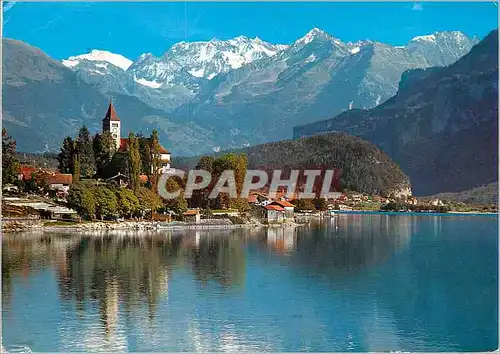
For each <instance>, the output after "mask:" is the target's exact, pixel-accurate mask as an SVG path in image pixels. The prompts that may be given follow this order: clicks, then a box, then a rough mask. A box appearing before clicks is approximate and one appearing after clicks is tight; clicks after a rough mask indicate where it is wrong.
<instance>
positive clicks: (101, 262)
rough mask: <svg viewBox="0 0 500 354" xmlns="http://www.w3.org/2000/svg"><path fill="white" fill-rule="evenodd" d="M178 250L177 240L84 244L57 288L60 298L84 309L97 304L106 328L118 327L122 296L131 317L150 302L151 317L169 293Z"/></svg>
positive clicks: (139, 239)
mask: <svg viewBox="0 0 500 354" xmlns="http://www.w3.org/2000/svg"><path fill="white" fill-rule="evenodd" d="M179 246H180V240H179V239H178V238H166V237H165V236H160V235H157V236H140V237H134V236H127V237H125V238H120V237H116V236H106V237H102V238H85V239H83V240H82V241H81V242H80V243H79V244H78V245H77V246H76V247H74V248H72V249H71V250H70V251H69V252H68V272H67V273H66V275H65V276H64V277H60V282H59V285H60V293H61V297H62V298H65V299H70V298H75V299H76V301H77V308H80V309H83V306H84V303H85V300H87V299H89V298H90V299H95V300H98V301H99V304H100V311H101V317H102V321H103V323H104V324H105V325H106V328H108V327H112V326H113V321H115V317H116V313H117V311H118V296H119V295H120V296H121V297H122V299H123V302H124V305H125V307H126V312H127V313H129V312H130V311H131V310H132V307H133V306H134V305H139V304H141V303H143V302H146V303H147V306H148V310H149V314H150V317H153V316H154V313H155V307H156V305H157V303H158V301H159V299H160V297H161V296H162V295H166V292H167V290H168V277H169V275H170V273H171V266H172V265H173V264H174V263H176V262H177V260H178V257H179V249H180V247H179Z"/></svg>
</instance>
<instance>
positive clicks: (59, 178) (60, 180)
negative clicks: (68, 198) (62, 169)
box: [48, 173, 73, 184]
mask: <svg viewBox="0 0 500 354" xmlns="http://www.w3.org/2000/svg"><path fill="white" fill-rule="evenodd" d="M72 182H73V176H72V175H71V174H67V173H56V174H53V175H49V176H48V183H49V184H71V183H72Z"/></svg>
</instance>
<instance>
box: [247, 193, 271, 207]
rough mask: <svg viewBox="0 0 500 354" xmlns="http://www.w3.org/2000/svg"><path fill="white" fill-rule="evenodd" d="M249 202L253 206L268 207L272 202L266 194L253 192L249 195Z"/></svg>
mask: <svg viewBox="0 0 500 354" xmlns="http://www.w3.org/2000/svg"><path fill="white" fill-rule="evenodd" d="M247 201H248V203H249V204H253V205H267V204H270V203H271V202H272V201H271V200H270V199H269V198H268V197H267V195H265V194H264V193H261V192H251V193H250V194H249V195H248V198H247Z"/></svg>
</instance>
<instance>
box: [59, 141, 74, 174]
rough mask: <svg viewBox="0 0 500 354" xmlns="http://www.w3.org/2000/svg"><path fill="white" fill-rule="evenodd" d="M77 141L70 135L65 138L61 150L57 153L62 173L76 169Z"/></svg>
mask: <svg viewBox="0 0 500 354" xmlns="http://www.w3.org/2000/svg"><path fill="white" fill-rule="evenodd" d="M74 154H75V143H74V141H73V139H72V138H71V137H69V136H67V137H66V138H64V141H63V144H62V147H61V152H60V153H59V155H57V161H58V162H59V165H58V166H57V168H58V169H59V171H61V173H73V169H74Z"/></svg>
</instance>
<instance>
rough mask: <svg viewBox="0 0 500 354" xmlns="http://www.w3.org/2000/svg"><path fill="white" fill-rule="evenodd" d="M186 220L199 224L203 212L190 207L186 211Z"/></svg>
mask: <svg viewBox="0 0 500 354" xmlns="http://www.w3.org/2000/svg"><path fill="white" fill-rule="evenodd" d="M183 215H184V220H185V221H187V222H193V223H196V224H199V223H200V221H201V214H200V210H199V209H189V210H186V211H185V212H184V214H183Z"/></svg>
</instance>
